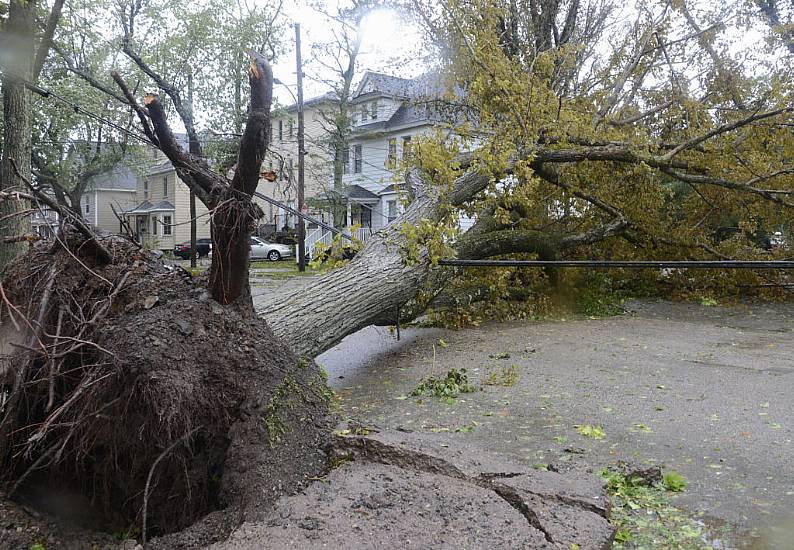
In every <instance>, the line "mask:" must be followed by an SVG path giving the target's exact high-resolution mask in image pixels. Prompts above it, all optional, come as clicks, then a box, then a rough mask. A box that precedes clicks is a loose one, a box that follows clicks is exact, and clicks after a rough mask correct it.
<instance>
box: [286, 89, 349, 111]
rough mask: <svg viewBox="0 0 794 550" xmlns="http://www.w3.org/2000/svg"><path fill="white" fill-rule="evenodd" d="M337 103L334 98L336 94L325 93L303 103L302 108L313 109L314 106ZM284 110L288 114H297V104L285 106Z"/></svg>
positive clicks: (336, 99)
mask: <svg viewBox="0 0 794 550" xmlns="http://www.w3.org/2000/svg"><path fill="white" fill-rule="evenodd" d="M337 101H339V100H338V98H337V97H336V93H334V92H326V93H324V94H322V95H318V96H315V97H312V98H309V99H306V100H304V101H303V107H304V108H306V107H313V106H315V105H320V104H322V103H335V102H337ZM284 110H285V111H287V112H288V113H297V112H298V104H297V103H293V104H292V105H287V106H286V107H284Z"/></svg>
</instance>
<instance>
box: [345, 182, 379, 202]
mask: <svg viewBox="0 0 794 550" xmlns="http://www.w3.org/2000/svg"><path fill="white" fill-rule="evenodd" d="M343 194H344V196H346V197H347V198H348V199H354V200H360V201H377V200H380V199H378V195H376V194H375V193H373V192H372V191H369V190H367V189H364V188H363V187H361V186H360V185H348V186H347V187H345V189H344V191H343Z"/></svg>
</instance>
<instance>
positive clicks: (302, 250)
mask: <svg viewBox="0 0 794 550" xmlns="http://www.w3.org/2000/svg"><path fill="white" fill-rule="evenodd" d="M295 62H296V64H297V67H298V211H299V212H300V213H301V214H303V213H304V212H303V204H304V202H305V197H304V196H303V195H304V189H303V178H304V162H305V160H304V157H305V156H306V151H305V150H304V142H303V138H304V136H303V67H302V63H301V26H300V23H295ZM298 271H306V222H304V221H303V216H298Z"/></svg>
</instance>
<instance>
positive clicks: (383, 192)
mask: <svg viewBox="0 0 794 550" xmlns="http://www.w3.org/2000/svg"><path fill="white" fill-rule="evenodd" d="M397 192H398V189H397V186H396V185H394V184H393V183H390V184H389V185H387V186H386V187H384V188H383V189H381V190H380V192H379V193H378V195H390V194H392V193H397Z"/></svg>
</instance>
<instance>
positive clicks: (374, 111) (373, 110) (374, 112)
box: [370, 99, 378, 120]
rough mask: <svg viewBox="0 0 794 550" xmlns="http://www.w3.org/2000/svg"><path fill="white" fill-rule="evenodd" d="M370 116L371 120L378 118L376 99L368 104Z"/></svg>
mask: <svg viewBox="0 0 794 550" xmlns="http://www.w3.org/2000/svg"><path fill="white" fill-rule="evenodd" d="M370 117H371V118H372V120H378V100H377V99H376V100H375V101H373V102H372V105H370Z"/></svg>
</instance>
